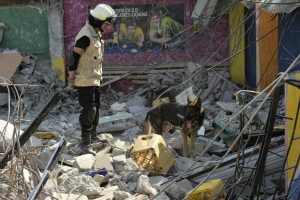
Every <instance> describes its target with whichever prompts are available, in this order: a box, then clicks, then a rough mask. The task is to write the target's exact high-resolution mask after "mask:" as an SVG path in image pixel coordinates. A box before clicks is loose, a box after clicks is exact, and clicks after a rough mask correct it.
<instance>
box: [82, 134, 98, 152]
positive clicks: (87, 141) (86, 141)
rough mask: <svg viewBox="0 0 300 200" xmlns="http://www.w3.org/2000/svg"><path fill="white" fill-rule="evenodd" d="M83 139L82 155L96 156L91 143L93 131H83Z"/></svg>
mask: <svg viewBox="0 0 300 200" xmlns="http://www.w3.org/2000/svg"><path fill="white" fill-rule="evenodd" d="M81 138H82V141H81V144H80V146H81V150H82V154H88V153H91V154H93V155H96V152H95V151H94V150H93V148H92V147H91V143H92V136H91V131H83V132H82V133H81Z"/></svg>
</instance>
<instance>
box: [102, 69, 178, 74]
mask: <svg viewBox="0 0 300 200" xmlns="http://www.w3.org/2000/svg"><path fill="white" fill-rule="evenodd" d="M183 71H184V69H171V70H165V69H163V70H150V71H145V72H135V73H134V74H158V73H164V72H167V73H168V72H183ZM128 72H129V71H127V70H123V71H121V70H116V71H111V70H106V71H105V70H104V71H103V74H104V75H107V74H125V73H128Z"/></svg>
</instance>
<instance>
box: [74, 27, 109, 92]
mask: <svg viewBox="0 0 300 200" xmlns="http://www.w3.org/2000/svg"><path fill="white" fill-rule="evenodd" d="M83 36H87V37H88V38H89V39H90V45H89V46H88V47H87V48H86V50H85V51H84V53H83V54H82V55H81V57H80V59H79V63H78V67H77V70H76V75H75V83H74V85H75V86H77V87H86V86H100V80H101V79H102V60H103V54H104V41H103V40H102V39H101V34H100V32H98V33H97V32H96V31H95V29H94V28H93V27H92V26H91V25H90V24H89V23H88V22H87V23H86V25H85V26H84V27H83V28H82V29H81V30H80V31H79V33H78V34H77V36H76V37H75V43H76V41H77V40H79V39H80V38H81V37H83Z"/></svg>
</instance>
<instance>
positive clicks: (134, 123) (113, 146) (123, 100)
mask: <svg viewBox="0 0 300 200" xmlns="http://www.w3.org/2000/svg"><path fill="white" fill-rule="evenodd" d="M36 61H37V62H36V63H37V64H36V65H35V66H34V69H33V70H32V71H30V72H29V73H30V75H29V76H27V77H26V79H27V80H26V83H27V84H29V85H28V86H25V87H24V88H23V87H19V91H20V92H21V93H22V96H21V98H11V99H9V102H7V104H5V105H2V106H1V107H0V119H1V120H0V130H1V134H2V137H1V139H0V141H1V146H2V147H4V148H2V149H1V148H0V150H1V151H0V152H1V154H0V156H1V157H3V156H4V153H5V151H6V150H7V149H8V145H9V144H11V143H12V142H13V133H14V131H13V127H14V125H15V126H16V128H18V125H19V127H20V130H22V131H24V130H26V129H27V128H28V127H29V125H30V124H31V122H32V121H33V120H34V119H35V118H36V117H37V116H38V114H39V112H40V111H41V110H42V109H43V107H44V106H45V105H46V104H47V102H48V101H49V99H50V98H51V96H52V95H54V94H55V93H56V92H62V93H63V94H64V97H63V99H62V100H61V101H60V102H59V103H58V104H57V105H56V106H55V107H54V109H52V111H51V112H50V114H49V115H48V116H47V117H46V119H45V120H44V121H43V122H42V123H41V124H40V125H39V127H38V128H37V131H36V133H35V134H34V135H33V136H32V137H31V138H30V141H29V142H27V143H26V147H23V148H22V150H21V152H20V155H19V156H17V158H18V159H16V158H14V159H13V162H9V163H8V164H7V166H6V167H5V168H4V169H3V170H1V173H0V180H1V181H0V191H1V192H0V199H4V198H5V199H27V197H28V195H29V194H30V193H31V191H32V190H33V188H34V187H35V186H36V185H37V184H38V182H39V180H40V178H41V177H42V174H43V173H45V168H46V167H47V163H48V162H49V160H51V157H52V155H53V153H54V151H55V150H56V148H57V146H58V143H59V141H60V138H61V137H63V136H64V137H65V139H66V141H67V143H66V145H65V147H64V148H63V150H62V154H61V155H60V157H59V159H58V162H57V163H56V165H55V168H54V169H53V170H52V171H50V172H49V179H48V181H47V183H46V184H45V185H44V186H43V189H42V192H41V193H40V196H39V199H47V200H50V199H80V200H84V199H96V200H106V199H107V200H108V199H115V200H124V199H127V200H130V199H132V200H133V199H150V198H151V199H161V200H167V199H176V200H177V199H178V200H181V199H183V198H184V197H185V196H186V194H187V193H188V191H191V190H192V189H193V188H194V187H195V186H196V185H198V183H200V182H201V181H204V180H211V179H221V180H222V181H223V183H224V184H226V182H227V181H228V180H229V179H230V178H233V177H238V176H237V174H236V173H238V172H237V170H236V168H235V166H238V165H236V158H237V155H238V154H237V153H236V152H238V153H241V152H240V151H238V149H239V148H240V147H238V145H236V147H235V148H232V153H235V154H232V155H231V157H226V159H227V160H229V161H228V163H229V164H228V163H225V162H223V161H224V159H222V156H223V155H224V154H225V152H226V151H227V150H228V148H229V147H231V144H232V142H233V141H234V139H235V138H236V137H237V135H238V133H239V131H240V130H241V119H240V118H238V117H235V118H234V116H235V115H236V114H237V113H238V112H239V111H240V110H241V108H242V107H241V106H242V105H243V104H245V103H247V102H249V101H251V100H252V99H253V98H254V96H255V95H252V94H250V95H249V94H248V93H246V92H245V93H242V94H241V96H240V97H241V98H240V99H239V100H238V101H236V99H235V97H236V96H237V92H238V91H239V88H238V87H237V86H236V85H234V84H233V83H230V82H229V81H227V80H226V78H228V77H229V73H228V72H227V71H226V70H225V69H224V68H220V69H217V70H216V71H217V72H218V74H219V75H221V76H219V75H216V74H215V72H214V71H205V70H204V72H203V73H200V74H199V75H197V76H196V78H194V79H191V80H190V81H189V82H188V83H187V84H186V85H184V86H181V87H180V88H176V90H175V92H174V90H173V94H174V93H175V94H176V95H177V94H179V93H181V92H182V91H184V89H186V88H188V87H190V86H193V88H194V91H193V92H194V94H196V95H197V96H199V97H200V98H201V99H203V106H204V109H205V113H206V118H205V121H204V125H203V128H202V129H201V130H199V132H198V135H199V136H198V138H197V141H196V149H195V153H194V155H193V156H192V157H191V158H186V157H182V156H181V155H182V142H181V137H180V132H179V131H176V132H175V133H173V134H170V135H168V137H167V138H165V141H166V144H167V146H168V148H169V149H170V152H171V153H172V155H173V157H174V159H175V160H176V162H175V165H174V166H173V167H172V168H171V169H170V170H169V171H168V172H167V173H164V174H162V173H153V172H152V173H149V172H148V171H146V170H142V169H140V168H139V167H138V165H137V164H136V163H135V161H134V160H133V159H132V157H131V154H130V151H131V149H132V146H133V144H134V141H135V139H136V138H137V137H138V136H139V135H140V133H141V132H142V129H143V123H144V118H145V116H146V113H147V111H149V110H150V109H151V107H150V105H151V101H152V100H153V99H154V98H156V97H157V95H159V93H160V92H162V91H164V90H165V89H167V88H169V87H170V86H173V85H176V84H178V83H181V82H182V81H183V80H186V79H187V77H189V76H190V74H191V71H190V70H189V68H188V67H187V68H186V72H185V73H183V74H181V75H180V76H179V75H178V74H176V73H173V74H172V73H168V74H160V75H158V76H156V77H150V79H149V84H148V87H149V88H148V90H147V91H148V92H140V93H141V94H140V95H135V93H132V94H131V95H127V94H124V93H123V92H121V91H114V90H113V89H111V88H105V89H103V91H102V93H101V103H102V104H101V117H100V124H99V126H98V128H97V132H98V133H99V135H98V140H97V141H94V144H93V147H94V150H95V151H96V152H97V154H96V156H94V155H92V154H84V155H81V148H80V147H79V145H78V144H79V142H80V128H79V123H78V117H79V112H80V107H79V105H78V103H77V98H76V92H75V91H67V92H66V91H64V89H63V84H62V83H60V82H59V81H57V76H56V74H55V73H54V72H53V71H52V70H51V69H50V66H49V63H48V62H47V61H42V60H36ZM23 69H25V68H23ZM17 74H23V73H22V70H20V71H18V73H17ZM222 77H223V78H225V79H223V78H222ZM14 78H15V79H18V77H17V76H16V77H14ZM199 80H200V81H199ZM14 82H17V80H14ZM137 93H139V90H137ZM3 95H5V94H3ZM169 95H170V93H169ZM165 96H167V95H165ZM170 96H171V95H170ZM264 96H265V95H262V97H261V98H260V99H257V101H255V102H253V103H252V104H251V105H250V106H248V107H245V110H244V112H243V117H244V123H245V124H246V122H247V120H249V118H251V116H252V114H253V113H255V112H256V108H257V107H258V105H259V104H260V103H261V101H262V99H263V98H264ZM2 97H3V96H2ZM21 99H22V101H21ZM269 108H270V101H266V103H265V104H264V105H263V106H262V108H260V109H259V110H258V113H257V115H256V116H255V118H254V119H253V121H252V122H251V123H250V125H249V126H248V128H247V130H246V132H248V133H258V134H259V133H262V132H263V128H264V125H265V123H266V120H267V117H268V112H269ZM8 112H10V113H8ZM278 114H279V115H284V99H283V97H282V98H281V100H280V103H279V108H278ZM17 119H21V120H20V121H16V120H17ZM7 122H9V123H11V125H9V126H7V129H6V131H5V136H4V137H3V134H4V131H3V129H4V126H5V125H6V124H7ZM17 122H18V123H17ZM13 124H14V125H13ZM225 124H226V125H227V124H228V126H226V127H225V128H224V130H222V127H223V126H224V125H225ZM276 124H277V125H278V127H280V125H283V120H282V119H281V120H277V121H276ZM243 125H244V124H243ZM214 137H215V138H214ZM258 138H259V137H257V138H256V139H254V140H251V141H250V143H249V145H248V146H249V148H253V149H252V150H251V152H252V153H249V156H248V157H246V156H245V158H243V159H244V161H245V162H246V163H248V164H249V165H248V167H249V168H251V167H252V168H253V166H254V165H255V162H254V163H253V160H254V161H255V158H256V160H257V159H258V158H257V155H258V154H257V153H258V152H257V147H258V141H259V140H257V139H258ZM244 139H245V138H244ZM245 140H246V139H245ZM283 142H284V137H283V133H282V129H280V128H278V134H277V135H276V136H275V137H273V138H272V141H271V146H272V148H273V151H275V152H276V153H277V154H279V155H284V150H283V146H282V144H283ZM271 146H270V148H271ZM255 148H256V150H255ZM250 154H251V155H250ZM247 155H248V154H247ZM255 156H256V157H255ZM268 158H270V159H269V160H267V162H266V167H267V168H268V169H269V170H268V172H269V173H267V174H265V179H264V181H265V183H264V184H265V185H264V188H266V187H268V186H270V185H271V186H274V184H275V185H276V183H277V182H276V180H277V179H278V177H279V175H278V173H279V172H280V170H279V169H280V167H276V169H274V162H275V163H277V164H278V165H280V164H281V163H283V160H282V159H278V158H274V159H275V161H274V159H273V160H272V158H271V157H270V156H269V157H268ZM239 159H241V157H239ZM230 160H231V161H230ZM251 161H252V163H251ZM218 164H222V166H220V168H218V169H214V167H215V166H217V165H218ZM277 168H278V170H277ZM187 169H188V170H187ZM266 171H267V170H266ZM239 172H242V173H245V174H244V175H242V176H240V178H241V180H235V181H233V182H236V183H238V184H244V183H245V180H246V179H247V178H249V177H251V174H250V172H249V171H248V172H247V171H246V170H245V171H243V170H242V171H239ZM183 173H184V174H183ZM209 173H211V174H210V177H207V175H208V174H209ZM176 177H177V178H178V180H177V181H174V178H176ZM250 181H251V180H250ZM169 183H172V184H171V185H170V186H169V187H167V188H165V187H166V186H167V185H168V184H169ZM250 189H251V188H247V187H246V188H245V189H244V190H242V193H241V196H240V197H238V196H235V198H238V199H242V196H243V195H244V196H246V195H247V194H248V193H249V191H250ZM280 189H281V192H282V187H281V188H280ZM238 190H240V189H237V190H235V191H234V192H233V193H239V192H238ZM228 191H229V190H228ZM271 191H272V190H271ZM224 192H226V193H227V194H229V193H228V192H227V191H224ZM271 193H272V192H268V193H265V194H264V195H263V198H261V199H267V198H268V197H270V196H271ZM235 198H232V199H235Z"/></svg>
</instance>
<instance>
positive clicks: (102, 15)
mask: <svg viewBox="0 0 300 200" xmlns="http://www.w3.org/2000/svg"><path fill="white" fill-rule="evenodd" d="M90 15H92V16H93V17H94V18H96V19H98V20H100V21H103V22H108V23H112V22H113V21H114V20H115V18H116V17H117V15H116V13H115V11H114V9H112V7H110V6H109V5H106V4H103V3H101V4H98V5H97V6H96V7H95V8H94V9H91V10H90Z"/></svg>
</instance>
